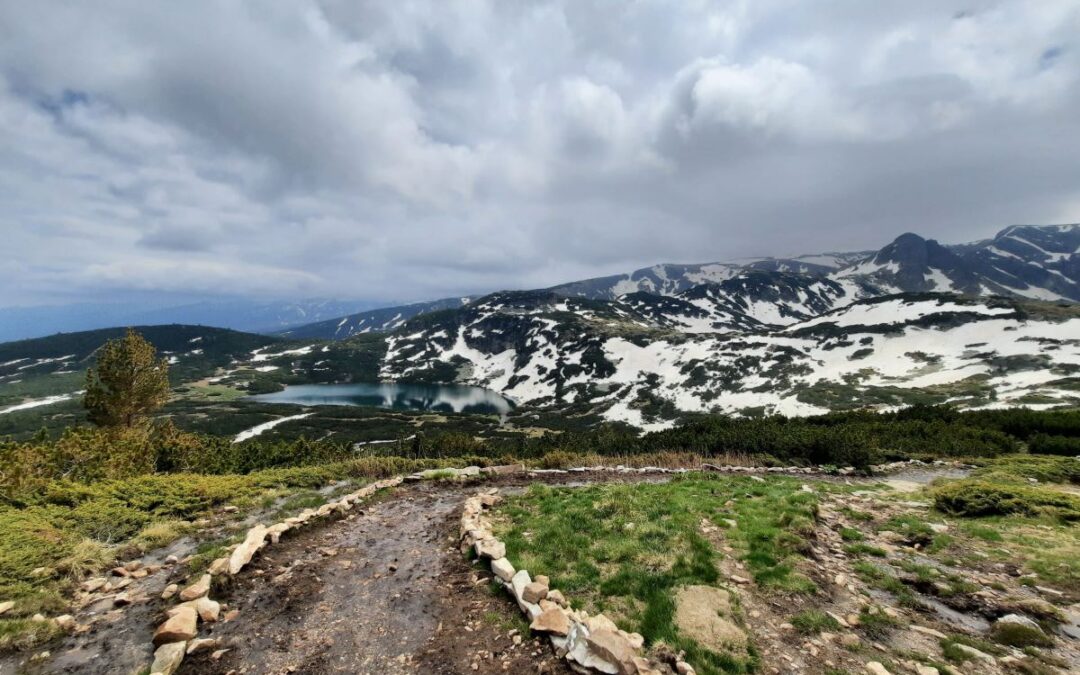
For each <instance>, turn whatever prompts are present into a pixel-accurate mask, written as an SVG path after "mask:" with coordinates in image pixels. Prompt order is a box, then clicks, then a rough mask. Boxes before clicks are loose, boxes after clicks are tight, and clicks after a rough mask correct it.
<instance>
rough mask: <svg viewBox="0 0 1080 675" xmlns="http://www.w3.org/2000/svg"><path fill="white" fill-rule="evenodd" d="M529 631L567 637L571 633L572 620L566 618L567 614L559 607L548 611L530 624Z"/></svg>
mask: <svg viewBox="0 0 1080 675" xmlns="http://www.w3.org/2000/svg"><path fill="white" fill-rule="evenodd" d="M529 629H530V630H533V631H535V632H538V633H551V634H553V635H566V634H567V633H569V632H570V619H569V617H567V616H566V612H564V611H562V610H561V609H559V608H557V607H556V608H554V609H546V610H544V612H543V613H542V614H541V615H540V616H538V617H536V619H534V620H533V622H532V623H531V624H529Z"/></svg>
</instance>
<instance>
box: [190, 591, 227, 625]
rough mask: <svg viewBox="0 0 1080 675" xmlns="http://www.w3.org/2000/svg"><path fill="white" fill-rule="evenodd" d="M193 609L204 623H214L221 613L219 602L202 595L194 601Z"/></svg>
mask: <svg viewBox="0 0 1080 675" xmlns="http://www.w3.org/2000/svg"><path fill="white" fill-rule="evenodd" d="M195 611H196V613H198V615H199V618H200V619H202V620H203V621H205V622H206V623H214V622H215V621H217V620H218V615H220V614H221V603H219V602H217V601H216V600H211V599H210V598H207V597H205V596H204V597H201V598H199V599H198V600H196V601H195Z"/></svg>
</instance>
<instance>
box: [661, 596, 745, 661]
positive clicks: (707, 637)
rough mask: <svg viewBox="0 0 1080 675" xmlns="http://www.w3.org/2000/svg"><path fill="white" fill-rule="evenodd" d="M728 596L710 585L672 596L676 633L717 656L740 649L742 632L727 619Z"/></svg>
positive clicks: (729, 599) (729, 605) (729, 610)
mask: <svg viewBox="0 0 1080 675" xmlns="http://www.w3.org/2000/svg"><path fill="white" fill-rule="evenodd" d="M730 616H731V595H730V594H729V593H728V592H727V591H725V590H724V589H722V588H716V587H713V586H683V587H682V588H680V589H679V590H678V591H677V592H676V593H675V617H674V619H675V625H676V626H677V627H678V629H679V632H680V633H681V634H684V635H686V636H688V637H690V638H693V639H694V640H696V641H697V642H699V643H700V644H701V645H702V646H703V647H705V648H707V649H710V650H712V651H714V652H716V653H718V654H722V653H724V652H727V651H731V650H732V648H735V649H744V648H745V647H746V645H747V638H746V633H744V632H743V631H742V629H741V628H739V627H738V626H737V625H735V623H733V622H732V621H731V620H730V618H728V617H730Z"/></svg>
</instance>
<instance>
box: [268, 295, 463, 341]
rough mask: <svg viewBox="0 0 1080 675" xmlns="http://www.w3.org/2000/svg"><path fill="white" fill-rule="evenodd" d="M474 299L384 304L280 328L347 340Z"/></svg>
mask: <svg viewBox="0 0 1080 675" xmlns="http://www.w3.org/2000/svg"><path fill="white" fill-rule="evenodd" d="M470 300H472V298H469V297H462V298H444V299H442V300H434V301H432V302H417V303H413V304H411V305H401V306H397V307H383V308H381V309H373V310H369V311H366V312H360V313H359V314H350V315H349V316H343V317H337V318H334V319H330V320H328V321H318V322H316V323H309V324H305V325H301V326H295V327H292V328H289V329H287V330H283V331H280V333H279V334H280V335H282V336H284V337H289V338H296V339H301V338H321V339H325V340H344V339H345V338H347V337H352V336H353V335H360V334H363V333H385V332H389V331H392V330H394V329H396V328H398V327H399V326H401V325H402V324H404V323H405V322H406V321H408V320H409V319H411V318H413V317H414V316H417V315H419V314H424V313H427V312H436V311H439V310H442V309H455V308H457V307H461V306H463V305H467V304H468V303H469V301H470Z"/></svg>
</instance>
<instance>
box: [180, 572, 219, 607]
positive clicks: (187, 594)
mask: <svg viewBox="0 0 1080 675" xmlns="http://www.w3.org/2000/svg"><path fill="white" fill-rule="evenodd" d="M212 579H213V577H211V576H210V575H209V574H204V575H202V576H201V577H199V580H198V581H196V582H195V583H193V584H191V585H190V586H188V587H187V588H185V589H184V590H182V591H180V600H182V601H183V602H188V601H190V600H196V599H198V598H201V597H203V596H204V595H206V594H207V593H209V592H210V581H211V580H212Z"/></svg>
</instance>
